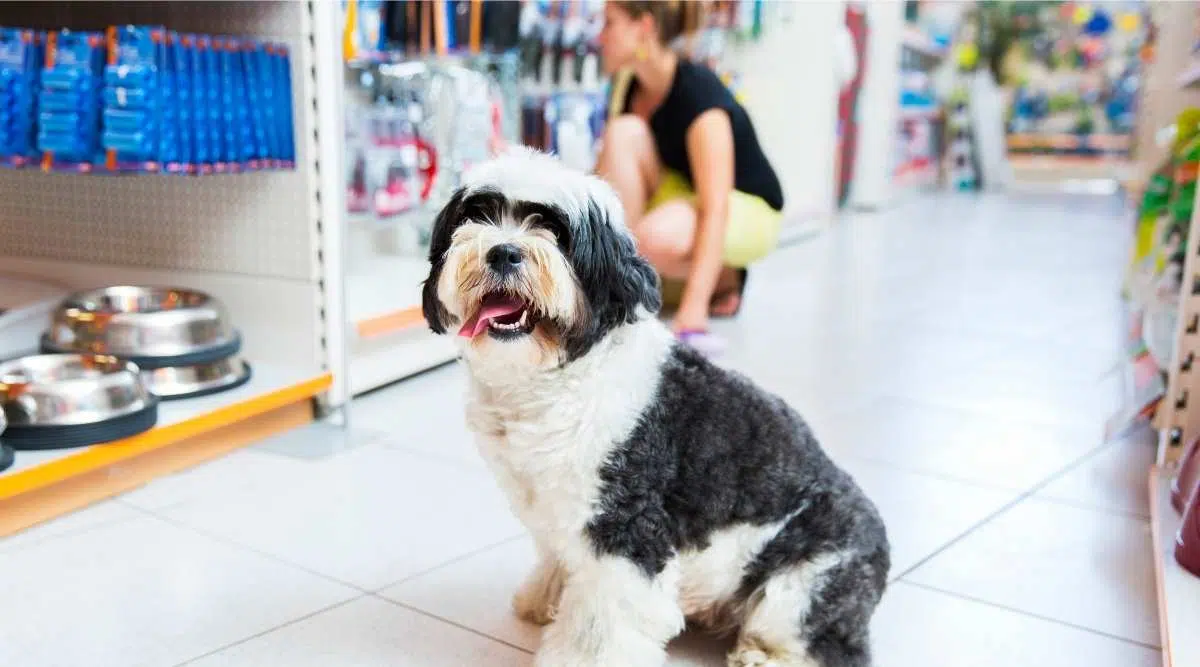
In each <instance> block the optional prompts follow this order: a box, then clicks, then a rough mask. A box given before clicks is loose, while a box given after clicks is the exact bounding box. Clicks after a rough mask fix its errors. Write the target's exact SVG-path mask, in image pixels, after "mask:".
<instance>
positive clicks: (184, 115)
mask: <svg viewBox="0 0 1200 667" xmlns="http://www.w3.org/2000/svg"><path fill="white" fill-rule="evenodd" d="M189 43H190V40H189V38H188V36H187V35H180V34H179V33H176V32H172V33H170V34H169V35H168V36H167V54H168V55H167V59H168V61H169V63H170V66H169V69H170V71H171V77H172V81H173V84H172V88H173V90H174V93H175V100H176V104H175V114H176V115H175V127H176V132H177V135H176V147H177V149H176V150H177V155H178V161H179V163H178V168H177V169H172V166H171V165H168V167H167V169H168V171H178V172H180V173H188V172H191V171H192V170H193V168H194V162H195V155H194V153H193V150H194V143H195V139H194V137H193V134H194V128H193V122H194V121H193V114H194V113H195V105H194V104H193V100H194V99H195V93H194V90H193V82H192V50H191V49H190V48H189V47H188V44H189Z"/></svg>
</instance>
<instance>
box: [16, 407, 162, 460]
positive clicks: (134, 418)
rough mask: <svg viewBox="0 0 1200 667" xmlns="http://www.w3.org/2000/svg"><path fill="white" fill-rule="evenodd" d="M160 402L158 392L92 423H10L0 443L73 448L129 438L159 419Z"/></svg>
mask: <svg viewBox="0 0 1200 667" xmlns="http://www.w3.org/2000/svg"><path fill="white" fill-rule="evenodd" d="M158 402H159V400H158V397H157V396H150V398H149V399H148V401H147V404H146V407H144V408H142V409H141V410H138V411H137V412H131V413H129V414H127V415H121V416H120V417H113V418H112V419H105V420H104V421H100V422H94V423H91V424H45V425H41V426H22V425H13V424H9V425H8V429H7V430H5V431H4V433H2V434H0V445H8V446H9V447H11V448H13V449H15V450H17V451H33V450H48V449H74V448H76V447H87V446H89V445H99V444H103V443H106V442H113V441H114V440H121V439H124V438H130V437H133V436H135V435H137V434H139V433H144V432H146V431H149V430H150V429H152V428H154V426H155V424H157V423H158Z"/></svg>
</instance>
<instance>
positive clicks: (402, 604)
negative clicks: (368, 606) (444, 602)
mask: <svg viewBox="0 0 1200 667" xmlns="http://www.w3.org/2000/svg"><path fill="white" fill-rule="evenodd" d="M367 597H372V598H375V599H376V600H380V601H382V602H386V603H388V604H392V605H395V606H397V607H400V608H401V609H407V610H408V611H411V612H413V613H416V614H420V615H421V616H424V617H426V618H430V619H433V620H435V621H438V622H441V623H445V624H446V625H449V626H451V627H455V628H458V629H459V630H463V631H465V632H469V633H471V634H473V635H475V636H477V637H482V638H484V639H487V640H490V641H494V642H496V643H497V644H503V645H504V646H507V647H509V648H512V649H516V650H518V651H520V652H522V653H525V654H526V655H533V651H530V650H529V649H527V648H523V647H521V646H517V645H516V644H513V643H512V642H509V641H506V640H504V639H500V638H499V637H493V636H492V635H489V634H487V633H486V632H483V631H482V630H476V629H475V628H472V627H469V626H466V625H463V624H462V623H459V622H457V621H452V620H450V619H448V618H444V617H442V616H438V615H437V614H434V613H431V612H428V611H425V610H424V609H421V608H420V607H414V606H413V605H411V604H408V603H405V602H399V601H397V600H393V599H391V598H386V597H383V596H382V595H377V594H374V593H368V594H367Z"/></svg>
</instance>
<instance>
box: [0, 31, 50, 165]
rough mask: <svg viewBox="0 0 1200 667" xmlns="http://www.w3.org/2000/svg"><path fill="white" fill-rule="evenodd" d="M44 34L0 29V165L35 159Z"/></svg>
mask: <svg viewBox="0 0 1200 667" xmlns="http://www.w3.org/2000/svg"><path fill="white" fill-rule="evenodd" d="M44 43H45V35H44V34H43V33H40V32H37V31H34V30H23V29H18V28H0V164H3V165H6V166H13V167H21V166H25V165H27V164H30V163H33V162H36V161H37V159H38V149H37V98H38V95H37V93H38V86H39V75H40V73H41V69H42V60H43V58H44V54H43V49H44Z"/></svg>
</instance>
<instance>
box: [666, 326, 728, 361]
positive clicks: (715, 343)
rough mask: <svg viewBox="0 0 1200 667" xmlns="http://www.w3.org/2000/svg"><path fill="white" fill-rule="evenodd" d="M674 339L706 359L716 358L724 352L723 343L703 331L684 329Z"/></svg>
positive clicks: (718, 337)
mask: <svg viewBox="0 0 1200 667" xmlns="http://www.w3.org/2000/svg"><path fill="white" fill-rule="evenodd" d="M675 337H676V338H678V339H679V342H681V343H683V344H684V345H687V346H689V347H691V348H693V349H695V350H696V351H697V352H699V353H700V354H703V355H704V356H706V357H714V356H718V355H720V354H721V353H722V352H724V351H725V341H724V340H722V339H721V337H720V336H717V335H715V334H713V333H712V332H710V331H707V330H704V329H685V330H683V331H680V332H678V333H676V334H675Z"/></svg>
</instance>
